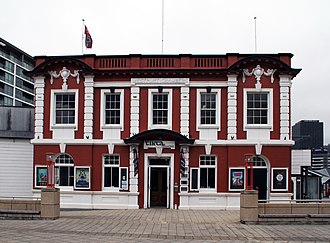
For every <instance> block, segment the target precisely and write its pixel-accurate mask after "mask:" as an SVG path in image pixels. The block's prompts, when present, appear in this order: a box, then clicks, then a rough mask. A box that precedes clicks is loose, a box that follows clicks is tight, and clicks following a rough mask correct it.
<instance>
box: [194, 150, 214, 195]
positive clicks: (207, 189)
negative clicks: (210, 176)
mask: <svg viewBox="0 0 330 243" xmlns="http://www.w3.org/2000/svg"><path fill="white" fill-rule="evenodd" d="M200 156H213V157H215V165H201V164H200ZM200 156H199V159H198V160H199V162H198V163H199V167H191V168H190V175H189V189H190V191H192V192H193V191H195V192H201V193H202V192H216V191H217V181H218V178H217V177H218V174H217V164H218V163H217V161H218V157H217V156H216V155H214V154H211V155H204V154H201V155H200ZM202 168H214V173H215V178H214V188H201V186H200V180H201V169H202ZM193 170H197V188H192V180H193V177H192V171H193Z"/></svg>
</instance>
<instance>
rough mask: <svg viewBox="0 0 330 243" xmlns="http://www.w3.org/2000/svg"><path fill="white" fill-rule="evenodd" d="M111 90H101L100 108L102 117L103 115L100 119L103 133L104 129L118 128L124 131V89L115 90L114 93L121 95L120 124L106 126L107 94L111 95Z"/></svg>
mask: <svg viewBox="0 0 330 243" xmlns="http://www.w3.org/2000/svg"><path fill="white" fill-rule="evenodd" d="M111 93H112V92H111V90H110V89H102V90H101V102H100V104H101V107H100V109H101V110H100V113H101V114H100V115H101V119H100V128H101V131H103V129H109V128H118V129H120V130H121V131H122V130H123V129H124V107H125V105H124V102H125V99H124V89H114V90H113V93H120V124H106V123H105V117H106V116H105V113H106V112H105V107H106V106H105V97H106V94H111Z"/></svg>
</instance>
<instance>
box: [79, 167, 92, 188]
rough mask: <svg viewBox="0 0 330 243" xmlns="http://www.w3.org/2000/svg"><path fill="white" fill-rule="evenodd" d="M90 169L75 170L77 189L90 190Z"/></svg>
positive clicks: (80, 168)
mask: <svg viewBox="0 0 330 243" xmlns="http://www.w3.org/2000/svg"><path fill="white" fill-rule="evenodd" d="M89 170H90V168H89V167H76V168H75V189H90V171H89Z"/></svg>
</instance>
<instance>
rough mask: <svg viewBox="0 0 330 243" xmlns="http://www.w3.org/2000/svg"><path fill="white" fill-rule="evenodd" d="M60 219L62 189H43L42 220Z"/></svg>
mask: <svg viewBox="0 0 330 243" xmlns="http://www.w3.org/2000/svg"><path fill="white" fill-rule="evenodd" d="M59 217H60V189H58V188H42V189H41V218H44V219H58V218H59Z"/></svg>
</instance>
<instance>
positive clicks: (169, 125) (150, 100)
mask: <svg viewBox="0 0 330 243" xmlns="http://www.w3.org/2000/svg"><path fill="white" fill-rule="evenodd" d="M172 93H173V90H172V89H163V90H162V92H159V90H158V89H148V128H149V129H157V128H162V129H169V130H172V115H173V114H172V113H173V107H172ZM153 94H168V104H167V105H168V110H167V124H153V122H152V120H153Z"/></svg>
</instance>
